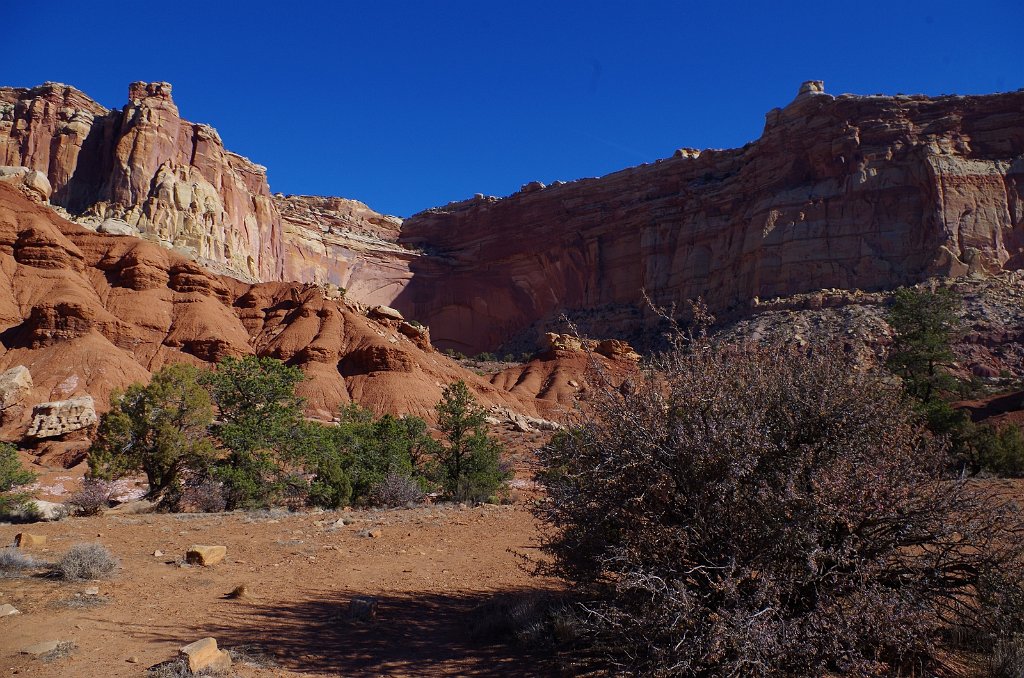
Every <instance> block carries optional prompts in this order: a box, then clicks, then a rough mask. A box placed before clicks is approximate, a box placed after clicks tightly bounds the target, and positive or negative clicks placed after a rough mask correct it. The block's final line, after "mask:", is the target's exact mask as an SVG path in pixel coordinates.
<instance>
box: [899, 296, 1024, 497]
mask: <svg viewBox="0 0 1024 678" xmlns="http://www.w3.org/2000/svg"><path fill="white" fill-rule="evenodd" d="M962 304H963V301H962V300H961V299H960V298H959V297H958V296H957V295H956V294H955V293H954V292H952V291H951V290H949V289H945V288H939V289H937V290H935V291H929V290H921V289H901V290H897V291H896V293H895V294H894V295H893V304H892V306H891V308H890V310H889V313H888V321H889V324H890V325H891V326H892V328H893V343H892V346H891V347H890V349H889V352H888V355H887V359H886V367H888V369H889V370H891V371H892V373H893V374H894V375H896V376H897V377H899V379H900V383H901V384H902V386H903V389H904V391H905V392H906V394H907V395H908V396H909V397H910V399H911V402H912V403H913V407H914V408H915V409H916V410H917V411H918V412H920V413H921V415H922V416H923V418H924V421H925V422H926V424H927V426H928V429H929V430H930V431H931V432H932V433H934V434H935V435H937V436H941V437H943V438H945V439H947V440H948V443H949V455H950V464H951V465H952V466H954V467H956V469H957V470H959V471H960V472H961V473H969V474H971V475H977V474H978V473H981V472H986V473H990V474H996V475H1002V476H1010V477H1020V476H1021V475H1024V436H1022V435H1021V432H1020V429H1019V428H1017V427H1014V426H997V425H992V424H987V423H981V424H976V423H974V422H972V421H971V420H970V418H969V417H968V416H967V414H966V413H965V412H964V411H963V410H962V409H957V408H956V407H954V405H953V403H954V401H955V400H956V399H958V398H959V397H960V396H962V395H964V394H965V393H966V392H968V391H970V388H971V384H970V383H969V382H965V381H964V380H962V379H957V378H956V376H955V375H954V373H953V368H954V363H955V361H954V355H953V350H952V344H953V342H954V341H955V340H956V339H957V338H958V337H959V336H960V335H962V334H963V332H964V327H963V322H962V321H961V320H960V317H959V314H960V310H961V307H962Z"/></svg>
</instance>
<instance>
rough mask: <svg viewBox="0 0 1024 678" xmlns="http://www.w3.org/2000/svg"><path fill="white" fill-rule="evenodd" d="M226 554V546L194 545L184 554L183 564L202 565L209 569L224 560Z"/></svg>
mask: <svg viewBox="0 0 1024 678" xmlns="http://www.w3.org/2000/svg"><path fill="white" fill-rule="evenodd" d="M227 553H228V549H227V547H226V546H204V545H201V544H194V545H193V546H191V547H189V549H188V551H187V552H186V553H185V562H186V563H188V564H189V565H202V566H203V567H210V566H211V565H216V564H217V563H219V562H220V561H222V560H224V556H226V555H227Z"/></svg>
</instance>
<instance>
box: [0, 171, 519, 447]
mask: <svg viewBox="0 0 1024 678" xmlns="http://www.w3.org/2000/svg"><path fill="white" fill-rule="evenodd" d="M404 324H405V323H404V322H403V321H399V320H397V319H381V320H373V319H370V318H368V317H367V316H366V313H365V311H364V310H363V309H362V307H361V306H359V305H356V304H352V303H350V302H347V301H346V300H344V299H338V298H333V297H332V296H331V295H328V294H325V293H324V289H323V288H322V287H321V286H319V285H301V284H292V283H282V282H276V283H260V284H252V283H244V282H241V281H239V280H237V279H233V278H229V277H225V276H218V275H215V274H213V273H210V272H209V271H207V270H205V269H204V268H202V267H201V266H199V265H198V264H196V263H195V262H193V261H191V260H189V259H187V258H185V257H184V256H181V255H179V254H177V253H175V252H173V251H170V250H167V249H165V248H161V247H158V246H156V245H154V244H152V243H150V242H146V241H145V240H140V239H138V238H133V237H130V236H115V235H106V234H102V233H95V232H92V231H90V230H87V229H85V228H82V227H80V226H77V225H75V224H72V223H70V222H67V221H65V220H63V219H61V218H59V217H58V216H57V215H56V214H55V213H54V212H53V211H52V210H50V209H48V208H46V207H43V206H40V205H37V204H34V203H33V202H32V201H30V200H29V199H28V198H27V197H26V196H24V195H23V194H22V193H21V192H19V191H18V190H16V189H15V188H13V187H11V186H8V185H5V184H3V183H0V370H7V369H10V368H12V367H15V366H24V367H26V368H28V369H29V370H30V371H31V374H32V377H33V386H32V388H31V389H30V391H29V393H28V395H27V396H25V398H24V402H25V403H26V405H27V406H31V405H34V404H38V403H40V402H50V401H58V400H68V399H72V398H74V397H75V396H81V395H85V394H89V395H91V396H92V397H93V398H95V401H96V409H97V411H103V410H105V409H106V408H107V406H108V405H107V403H108V401H109V397H110V393H111V391H112V390H114V389H124V388H126V387H127V386H128V385H129V384H131V383H133V382H146V381H147V380H148V379H149V375H150V373H151V372H152V371H154V370H157V369H159V368H160V367H161V366H163V365H165V364H167V363H171V362H190V363H193V364H197V365H207V364H209V363H212V362H214V361H217V360H219V359H220V358H222V357H225V356H242V355H248V354H259V355H264V356H272V357H275V358H279V359H281V360H283V361H285V362H287V363H289V364H291V365H295V366H298V367H300V368H301V369H302V370H303V371H304V372H305V373H306V375H307V377H308V378H307V380H306V381H305V382H303V383H302V384H301V385H300V386H299V394H300V395H301V396H303V397H304V398H305V399H306V402H307V407H308V412H309V413H310V414H311V415H313V416H317V417H319V418H322V419H330V418H332V417H334V416H336V414H337V411H338V407H339V405H341V404H345V403H348V402H352V401H356V402H359V403H361V404H362V405H364V406H366V407H369V408H371V409H374V410H376V411H377V412H381V413H383V412H392V413H396V414H398V413H411V414H417V415H421V416H425V417H427V418H432V417H433V415H434V410H433V407H434V404H435V403H436V402H437V401H438V400H439V399H440V397H441V392H442V390H443V389H444V387H445V386H447V385H448V384H450V383H452V382H454V381H456V380H458V379H463V380H465V381H466V382H467V384H468V385H469V386H470V388H471V389H472V390H473V391H474V392H475V393H476V394H477V396H478V397H479V398H480V400H481V402H482V403H484V404H486V405H488V406H490V405H502V406H504V407H508V408H510V409H513V410H516V411H521V412H524V413H525V414H534V413H535V411H536V410H535V405H534V404H533V402H532V400H529V399H522V398H519V397H517V396H513V395H511V394H509V393H507V392H505V391H503V390H501V389H499V388H497V387H495V386H493V385H492V384H490V383H489V382H488V381H486V380H485V379H483V378H481V377H479V376H477V375H475V374H473V373H472V372H470V371H468V370H466V369H463V368H462V367H460V366H459V365H458V364H457V363H455V362H453V361H451V360H450V359H448V358H447V357H445V356H444V355H442V354H440V353H438V352H437V351H435V350H433V349H432V348H431V347H430V345H429V343H428V342H424V341H423V340H422V338H419V339H415V338H410V337H409V336H407V334H406V333H404V332H403V331H402V330H401V328H402V327H403V325H404ZM26 414H27V410H26ZM29 424H30V422H29V421H27V420H25V419H20V420H17V421H10V422H9V421H7V420H6V419H5V420H4V422H3V430H2V431H0V434H2V435H3V436H4V437H5V439H15V438H20V437H21V436H22V435H24V433H25V431H26V430H27V428H28V426H29Z"/></svg>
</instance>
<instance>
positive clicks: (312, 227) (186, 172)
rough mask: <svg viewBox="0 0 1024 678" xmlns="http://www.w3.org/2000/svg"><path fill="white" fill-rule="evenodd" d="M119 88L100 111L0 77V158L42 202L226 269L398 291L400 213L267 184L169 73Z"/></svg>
mask: <svg viewBox="0 0 1024 678" xmlns="http://www.w3.org/2000/svg"><path fill="white" fill-rule="evenodd" d="M128 96H129V103H128V105H126V106H125V107H124V108H123V109H121V110H120V111H118V110H113V111H111V110H107V109H106V108H104V107H103V106H101V105H100V104H98V103H96V102H95V101H93V100H92V99H90V98H89V97H88V96H86V95H85V94H83V93H82V92H80V91H78V90H77V89H75V88H74V87H70V86H68V85H62V84H59V83H46V84H44V85H42V86H40V87H34V88H31V89H21V88H10V87H0V166H24V167H28V168H31V169H33V170H38V171H40V172H42V173H43V174H45V175H46V177H47V178H48V179H49V182H50V185H51V187H52V195H51V196H49V197H50V202H51V203H52V204H54V205H57V206H60V207H63V208H64V209H66V210H67V211H68V212H69V213H70V214H71V215H74V216H75V218H76V220H77V221H78V222H79V223H82V224H84V225H87V226H89V227H91V228H93V229H96V228H98V229H99V230H101V231H106V232H112V233H122V234H123V233H128V234H134V235H140V236H142V237H144V238H146V239H149V240H151V241H153V242H156V243H158V244H161V245H163V246H164V247H170V248H174V249H176V250H178V251H179V252H181V253H183V254H186V255H188V256H191V257H192V258H193V259H195V260H196V261H198V262H200V263H202V264H204V265H206V266H208V267H212V268H215V269H217V270H221V271H224V272H226V273H229V274H231V275H234V276H236V277H240V278H243V279H246V280H249V281H272V280H298V281H302V282H332V283H335V284H338V285H341V286H343V287H347V288H348V289H349V293H350V296H351V297H353V298H359V299H362V300H364V301H366V302H367V303H387V302H388V301H390V300H391V299H392V298H393V297H394V296H395V294H397V289H394V288H395V285H396V284H397V285H399V286H400V285H401V284H403V283H404V280H405V279H406V278H408V266H407V264H405V263H404V261H405V260H406V259H408V258H410V257H413V256H415V254H414V253H412V252H407V251H406V250H404V249H403V248H402V247H400V246H398V245H397V244H396V241H397V235H398V227H399V226H400V225H401V220H399V219H396V218H394V217H386V216H384V215H381V214H378V213H377V212H374V211H373V210H371V209H370V208H369V207H367V206H366V205H364V204H362V203H359V202H356V201H354V200H346V199H344V198H314V197H307V196H288V197H285V196H280V195H279V196H271V194H270V188H269V186H268V185H267V178H266V169H265V168H264V167H261V166H259V165H256V164H254V163H252V162H250V161H249V160H247V159H245V158H243V157H241V156H239V155H236V154H234V153H231V152H230V151H228V150H226V149H225V148H224V144H223V143H222V142H221V139H220V137H219V135H218V134H217V131H216V130H215V129H213V128H212V127H210V126H208V125H201V124H196V123H191V122H188V121H186V120H183V119H182V118H181V116H180V115H179V113H178V109H177V107H176V106H175V104H174V101H173V100H172V98H171V86H170V85H169V84H168V83H162V82H158V83H144V82H136V83H132V84H131V86H130V87H129V91H128ZM282 215H283V216H282ZM392 277H393V278H394V279H395V280H396V281H397V282H396V283H393V284H389V283H386V282H385V283H383V284H382V283H381V282H380V281H381V280H390V279H391V278H392ZM364 292H365V293H366V294H365V296H361V295H362V294H363V293H364Z"/></svg>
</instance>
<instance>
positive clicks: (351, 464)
mask: <svg viewBox="0 0 1024 678" xmlns="http://www.w3.org/2000/svg"><path fill="white" fill-rule="evenodd" d="M336 440H337V445H338V450H339V453H340V454H341V455H342V457H343V458H344V459H345V460H346V468H347V471H348V475H349V478H350V479H351V482H352V500H353V501H355V502H367V501H369V499H370V496H371V494H372V492H373V491H374V489H375V488H376V487H378V486H379V485H380V484H381V483H383V482H384V480H385V479H386V478H387V477H388V476H392V475H397V476H404V477H408V478H415V479H419V478H420V471H421V467H422V465H423V463H424V461H425V460H426V459H427V458H428V457H430V456H432V455H433V453H434V451H435V450H436V449H437V443H436V442H435V441H434V440H433V439H432V438H431V437H430V435H429V434H428V433H427V424H426V422H425V421H423V420H422V419H420V418H419V417H412V416H404V417H393V416H391V415H387V414H386V415H384V416H382V417H380V418H374V416H373V413H372V412H369V411H368V410H365V409H363V408H361V407H359V406H357V405H350V406H348V407H346V408H345V409H344V410H342V412H341V422H340V423H339V425H338V427H337V429H336Z"/></svg>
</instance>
